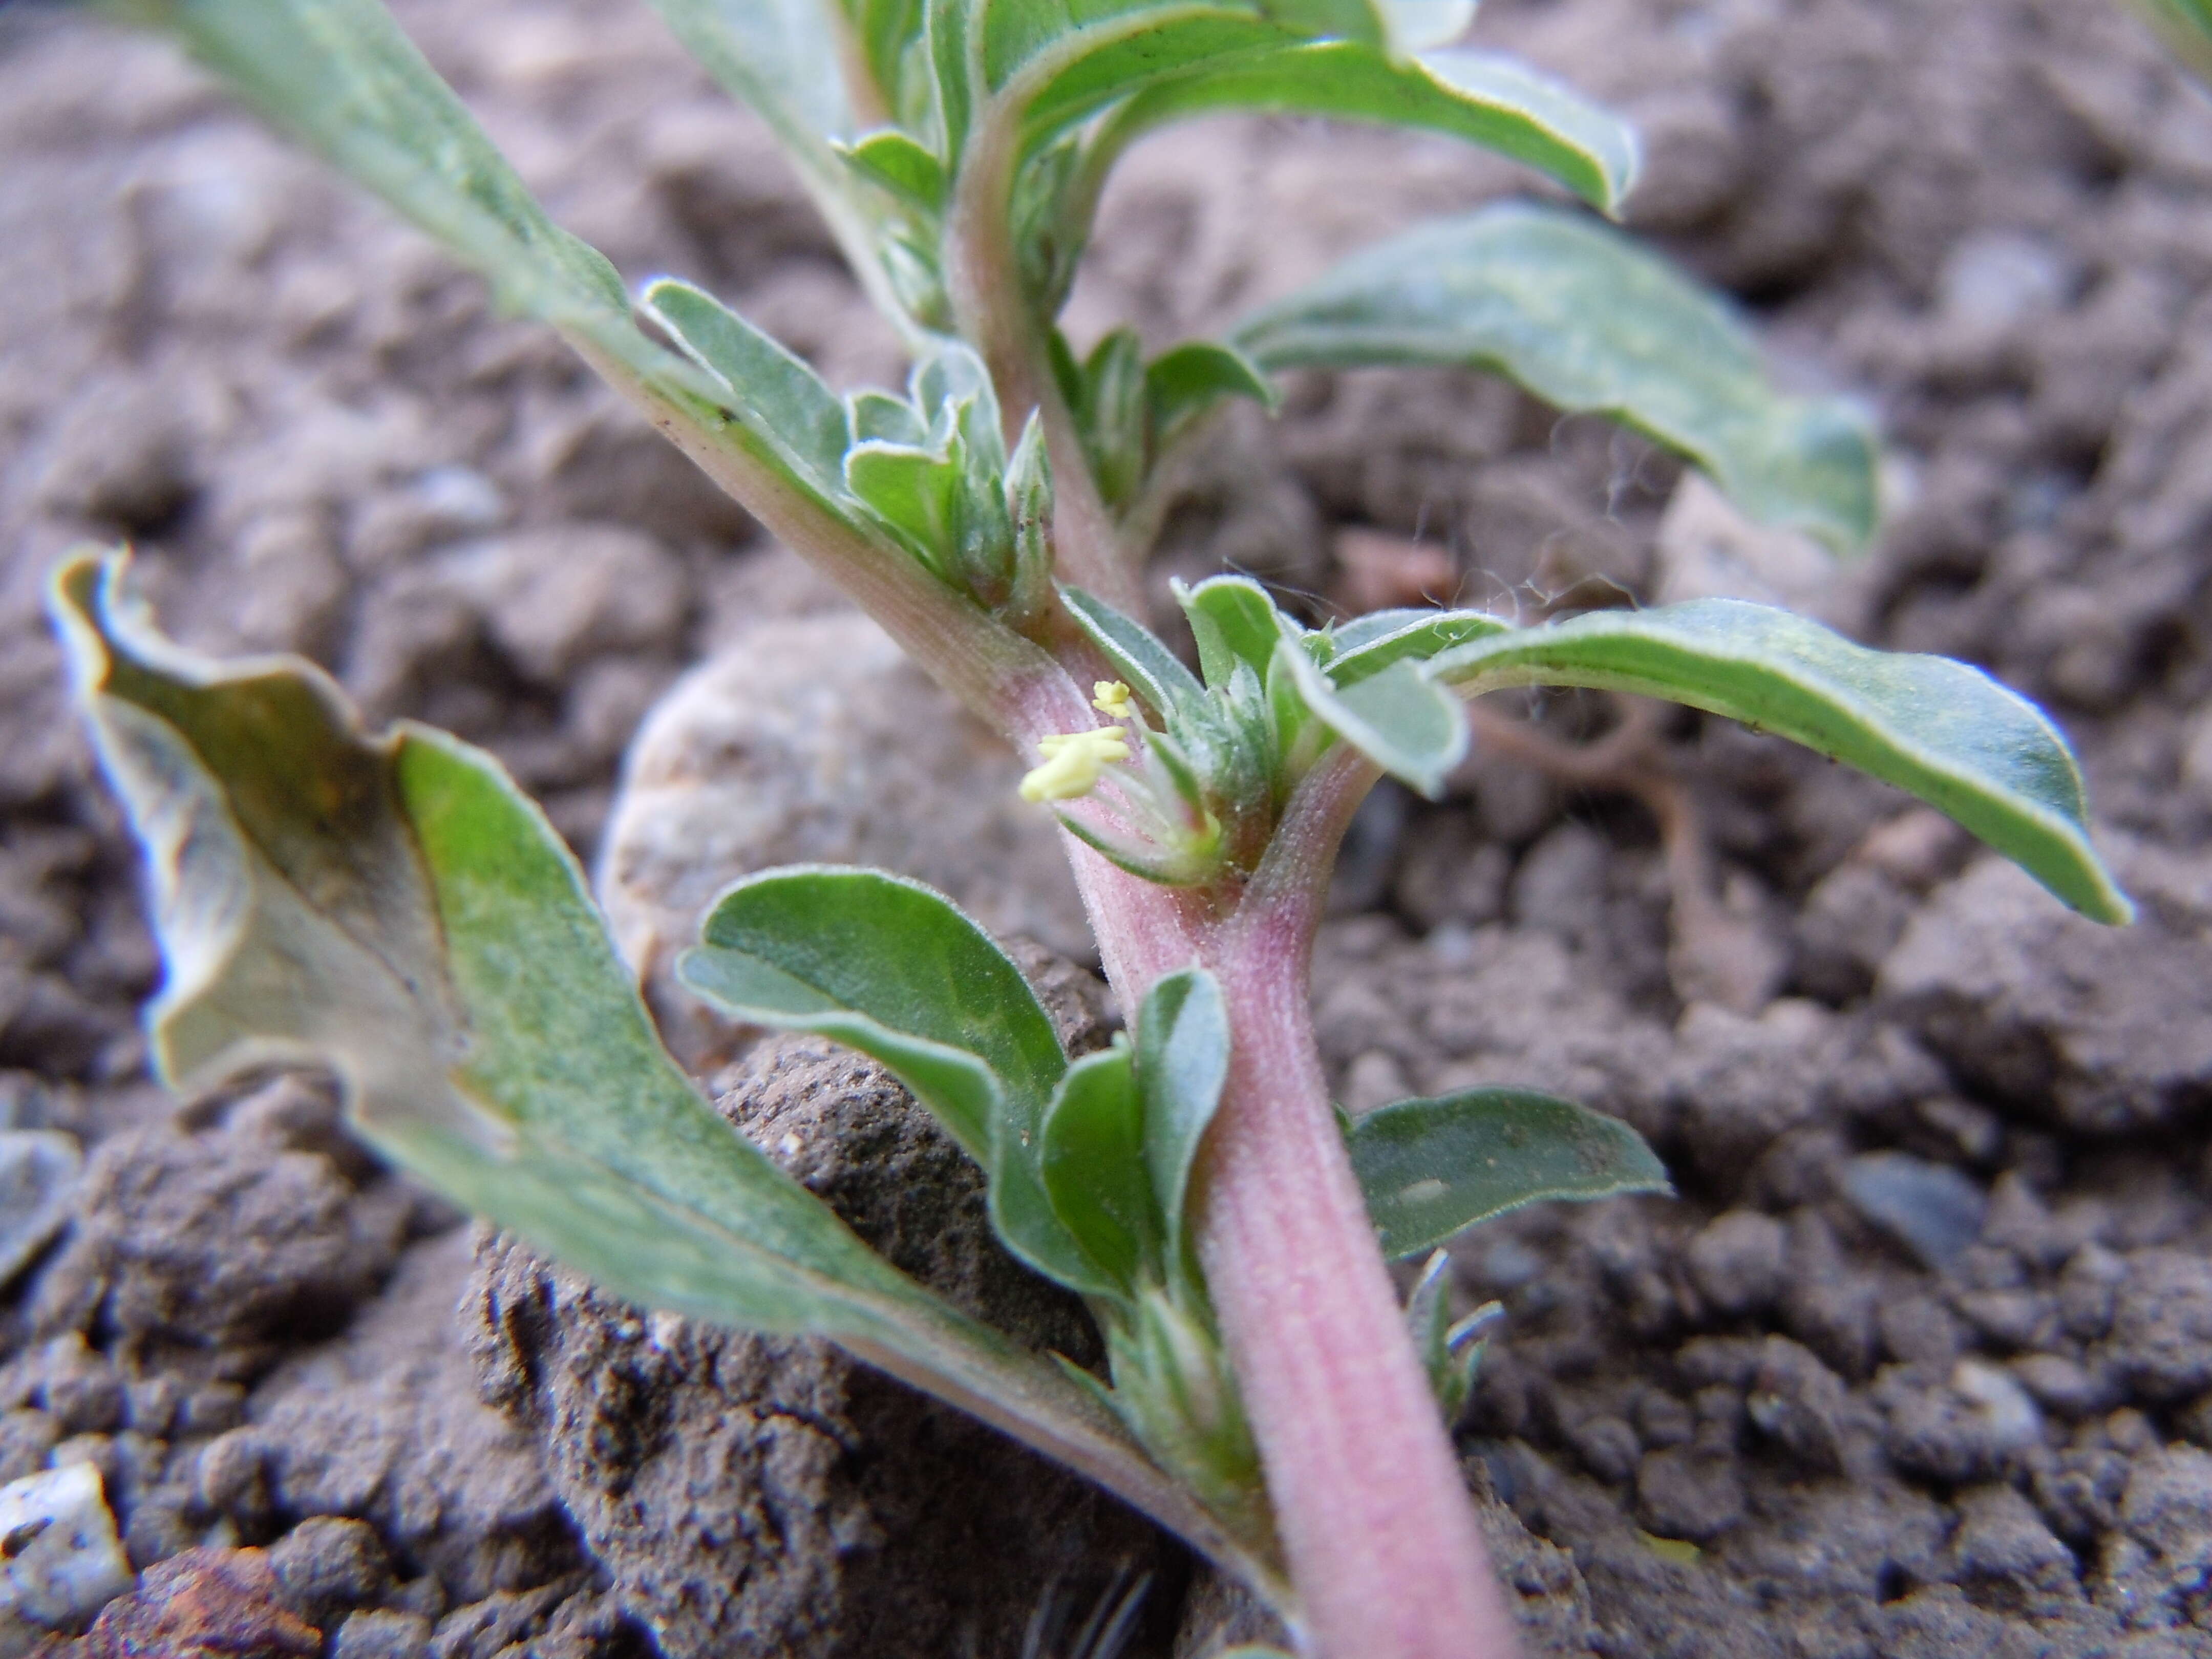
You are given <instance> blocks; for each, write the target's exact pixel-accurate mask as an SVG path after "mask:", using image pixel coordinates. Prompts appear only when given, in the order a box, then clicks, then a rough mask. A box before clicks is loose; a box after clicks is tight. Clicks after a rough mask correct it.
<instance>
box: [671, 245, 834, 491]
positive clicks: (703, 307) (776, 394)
mask: <svg viewBox="0 0 2212 1659" xmlns="http://www.w3.org/2000/svg"><path fill="white" fill-rule="evenodd" d="M641 305H642V307H643V309H644V310H645V312H646V313H647V315H648V316H650V317H651V318H652V319H653V320H654V321H655V322H657V323H659V325H661V326H662V327H663V328H665V329H666V330H667V331H668V334H669V337H670V338H671V339H672V340H674V341H675V342H676V343H677V344H678V345H680V346H681V347H683V348H684V354H685V355H686V356H689V357H690V359H691V360H692V362H696V363H697V364H698V365H699V367H700V368H703V369H705V370H706V371H707V372H708V374H712V375H713V376H714V378H715V380H717V381H718V382H719V383H720V386H721V387H722V388H723V389H724V392H725V395H726V397H728V398H732V399H734V398H738V397H741V396H742V397H744V398H745V399H746V400H747V401H748V402H749V403H750V404H751V406H752V407H753V409H754V410H757V412H758V414H759V416H761V419H762V422H763V435H764V436H766V437H768V438H769V440H770V441H772V442H774V443H775V445H776V446H777V447H778V448H779V449H781V451H782V453H783V454H784V456H785V458H786V460H787V464H788V465H790V467H791V468H792V469H793V471H797V472H799V474H800V475H801V476H802V477H805V480H806V482H807V483H808V484H809V485H810V487H811V488H812V489H813V490H814V491H815V493H816V494H817V495H822V496H823V497H825V498H827V499H829V500H832V501H835V500H836V499H837V498H838V497H840V496H842V495H843V494H844V493H845V485H844V459H845V451H846V449H847V448H848V447H849V446H850V445H851V443H852V441H853V429H852V426H851V423H850V421H849V420H848V416H847V415H846V411H845V405H844V403H843V401H842V399H840V398H838V396H837V394H836V392H832V391H830V390H829V387H828V386H824V385H823V383H822V377H821V376H820V375H818V374H816V373H815V372H814V370H813V369H812V368H811V367H809V366H808V364H807V363H806V362H805V361H804V360H803V359H801V358H799V356H796V355H795V354H793V352H791V351H789V350H787V349H785V348H784V347H783V346H782V345H781V344H779V343H777V342H776V341H775V340H772V339H770V338H769V337H768V336H767V335H765V334H763V333H762V332H761V331H759V330H758V329H757V328H755V327H754V326H753V325H751V324H750V323H749V322H747V321H746V320H745V319H744V318H742V317H740V316H738V313H736V312H734V311H732V310H731V309H730V308H729V307H726V306H725V305H724V304H723V303H722V302H721V301H720V300H717V299H716V298H715V297H714V295H711V294H708V292H706V291H705V290H704V289H698V288H694V287H693V286H692V285H691V284H690V283H684V282H678V281H677V280H676V279H675V278H674V277H672V276H664V277H662V278H660V279H659V281H658V282H655V283H648V284H647V287H646V290H645V295H644V297H643V299H642V301H641Z"/></svg>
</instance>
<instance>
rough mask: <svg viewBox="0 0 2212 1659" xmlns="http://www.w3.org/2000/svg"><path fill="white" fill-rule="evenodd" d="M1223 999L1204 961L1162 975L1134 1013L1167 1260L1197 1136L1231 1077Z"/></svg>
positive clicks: (1179, 1236) (1179, 1241) (1148, 1156)
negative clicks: (1135, 1015) (1194, 965)
mask: <svg viewBox="0 0 2212 1659" xmlns="http://www.w3.org/2000/svg"><path fill="white" fill-rule="evenodd" d="M1229 1041H1230V1038H1229V1005H1228V1002H1227V1001H1226V1000H1225V999H1224V998H1223V996H1222V994H1221V983H1220V981H1218V980H1217V979H1215V978H1214V977H1213V975H1212V974H1209V973H1207V972H1206V969H1203V968H1185V969H1180V970H1178V971H1177V972H1175V973H1172V974H1167V975H1163V976H1162V977H1161V978H1159V979H1158V980H1156V981H1153V984H1152V989H1150V990H1149V991H1147V992H1146V993H1145V1000H1144V1004H1143V1006H1141V1007H1140V1008H1139V1010H1138V1012H1137V1084H1138V1087H1139V1090H1140V1091H1142V1094H1143V1098H1144V1138H1145V1162H1146V1167H1147V1168H1148V1169H1149V1170H1150V1171H1151V1177H1152V1178H1151V1182H1150V1185H1151V1188H1152V1193H1153V1194H1155V1195H1156V1197H1157V1199H1158V1205H1159V1210H1160V1214H1161V1217H1162V1225H1163V1227H1164V1236H1165V1239H1166V1243H1167V1249H1168V1257H1169V1265H1170V1268H1175V1269H1179V1268H1180V1267H1181V1266H1182V1250H1183V1212H1184V1200H1185V1199H1186V1197H1187V1196H1188V1192H1189V1188H1190V1172H1191V1169H1192V1167H1193V1166H1194V1164H1196V1163H1197V1161H1198V1148H1199V1143H1200V1141H1202V1140H1203V1139H1205V1138H1206V1126H1207V1125H1208V1124H1210V1123H1212V1121H1213V1114H1214V1112H1215V1110H1216V1109H1218V1107H1219V1106H1220V1104H1221V1091H1222V1089H1223V1088H1224V1087H1225V1085H1227V1083H1228V1081H1229Z"/></svg>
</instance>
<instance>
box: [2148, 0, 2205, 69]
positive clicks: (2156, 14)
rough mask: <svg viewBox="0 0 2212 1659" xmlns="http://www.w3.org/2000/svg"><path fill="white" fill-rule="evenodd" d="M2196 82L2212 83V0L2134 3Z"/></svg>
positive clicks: (2150, 0) (2170, 0)
mask: <svg viewBox="0 0 2212 1659" xmlns="http://www.w3.org/2000/svg"><path fill="white" fill-rule="evenodd" d="M2136 9H2137V10H2139V11H2141V12H2142V14H2143V15H2145V16H2146V17H2148V18H2149V19H2150V21H2151V22H2152V24H2153V25H2154V27H2156V28H2157V29H2158V32H2159V33H2160V34H2162V35H2164V36H2165V37H2166V43H2167V45H2169V46H2172V48H2173V51H2174V54H2175V56H2177V57H2179V58H2180V59H2181V61H2182V62H2183V63H2184V64H2187V65H2188V67H2189V70H2190V72H2191V74H2193V75H2195V76H2197V78H2198V79H2199V80H2204V81H2212V0H2136Z"/></svg>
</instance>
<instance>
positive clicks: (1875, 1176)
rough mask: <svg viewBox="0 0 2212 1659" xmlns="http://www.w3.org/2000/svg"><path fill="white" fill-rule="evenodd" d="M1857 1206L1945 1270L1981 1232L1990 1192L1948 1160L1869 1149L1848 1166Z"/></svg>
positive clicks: (1932, 1266) (1924, 1260)
mask: <svg viewBox="0 0 2212 1659" xmlns="http://www.w3.org/2000/svg"><path fill="white" fill-rule="evenodd" d="M1843 1188H1844V1196H1845V1197H1846V1198H1848V1199H1849V1200H1850V1202H1851V1206H1852V1208H1854V1209H1856V1210H1857V1212H1859V1213H1860V1214H1861V1215H1863V1216H1864V1217H1865V1218H1867V1219H1868V1220H1869V1222H1871V1223H1873V1224H1874V1225H1875V1226H1876V1227H1879V1228H1880V1229H1881V1231H1883V1232H1885V1233H1887V1234H1888V1235H1889V1237H1892V1238H1893V1239H1895V1240H1896V1241H1897V1242H1898V1243H1900V1244H1902V1245H1904V1246H1905V1249H1908V1250H1910V1251H1911V1252H1912V1254H1913V1255H1916V1256H1917V1257H1918V1258H1919V1259H1920V1262H1921V1265H1922V1266H1923V1267H1926V1268H1927V1269H1928V1270H1929V1272H1930V1273H1942V1272H1943V1271H1944V1270H1945V1269H1947V1268H1948V1267H1950V1266H1951V1265H1952V1264H1953V1263H1954V1262H1955V1261H1958V1259H1959V1258H1960V1256H1961V1255H1965V1254H1966V1249H1967V1247H1968V1246H1970V1245H1972V1243H1973V1242H1974V1241H1975V1240H1976V1239H1977V1238H1978V1237H1981V1231H1982V1218H1983V1216H1984V1213H1985V1212H1987V1210H1988V1208H1989V1195H1988V1194H1985V1193H1984V1192H1983V1190H1982V1189H1981V1188H1980V1187H1979V1186H1978V1185H1977V1184H1976V1183H1975V1182H1973V1181H1972V1179H1971V1178H1970V1177H1968V1176H1965V1175H1962V1174H1960V1172H1959V1171H1958V1170H1954V1169H1953V1168H1951V1167H1950V1166H1949V1165H1948V1164H1930V1163H1929V1162H1928V1161H1927V1160H1926V1159H1925V1158H1915V1157H1913V1156H1912V1155H1911V1153H1910V1152H1866V1153H1863V1154H1862V1155H1861V1156H1859V1157H1857V1158H1853V1159H1852V1160H1851V1161H1850V1163H1849V1164H1845V1165H1844V1178H1843Z"/></svg>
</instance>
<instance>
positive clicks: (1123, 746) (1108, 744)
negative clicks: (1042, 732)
mask: <svg viewBox="0 0 2212 1659" xmlns="http://www.w3.org/2000/svg"><path fill="white" fill-rule="evenodd" d="M1037 747H1038V748H1039V749H1041V750H1043V751H1044V757H1045V758H1044V763H1043V764H1042V765H1041V766H1036V767H1033V768H1031V769H1030V772H1029V774H1028V775H1026V776H1025V777H1024V778H1023V779H1022V791H1021V793H1022V799H1024V800H1027V801H1045V800H1073V799H1077V798H1078V797H1079V796H1082V795H1087V794H1089V793H1091V791H1092V790H1093V789H1095V788H1097V787H1098V775H1099V771H1100V769H1102V768H1103V767H1105V766H1106V765H1108V764H1109V763H1112V762H1115V761H1125V760H1127V759H1128V758H1129V739H1128V737H1127V734H1126V733H1124V732H1122V730H1121V727H1120V726H1100V727H1099V728H1098V729H1097V731H1095V732H1056V733H1054V735H1053V736H1051V737H1048V738H1038V739H1037Z"/></svg>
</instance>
